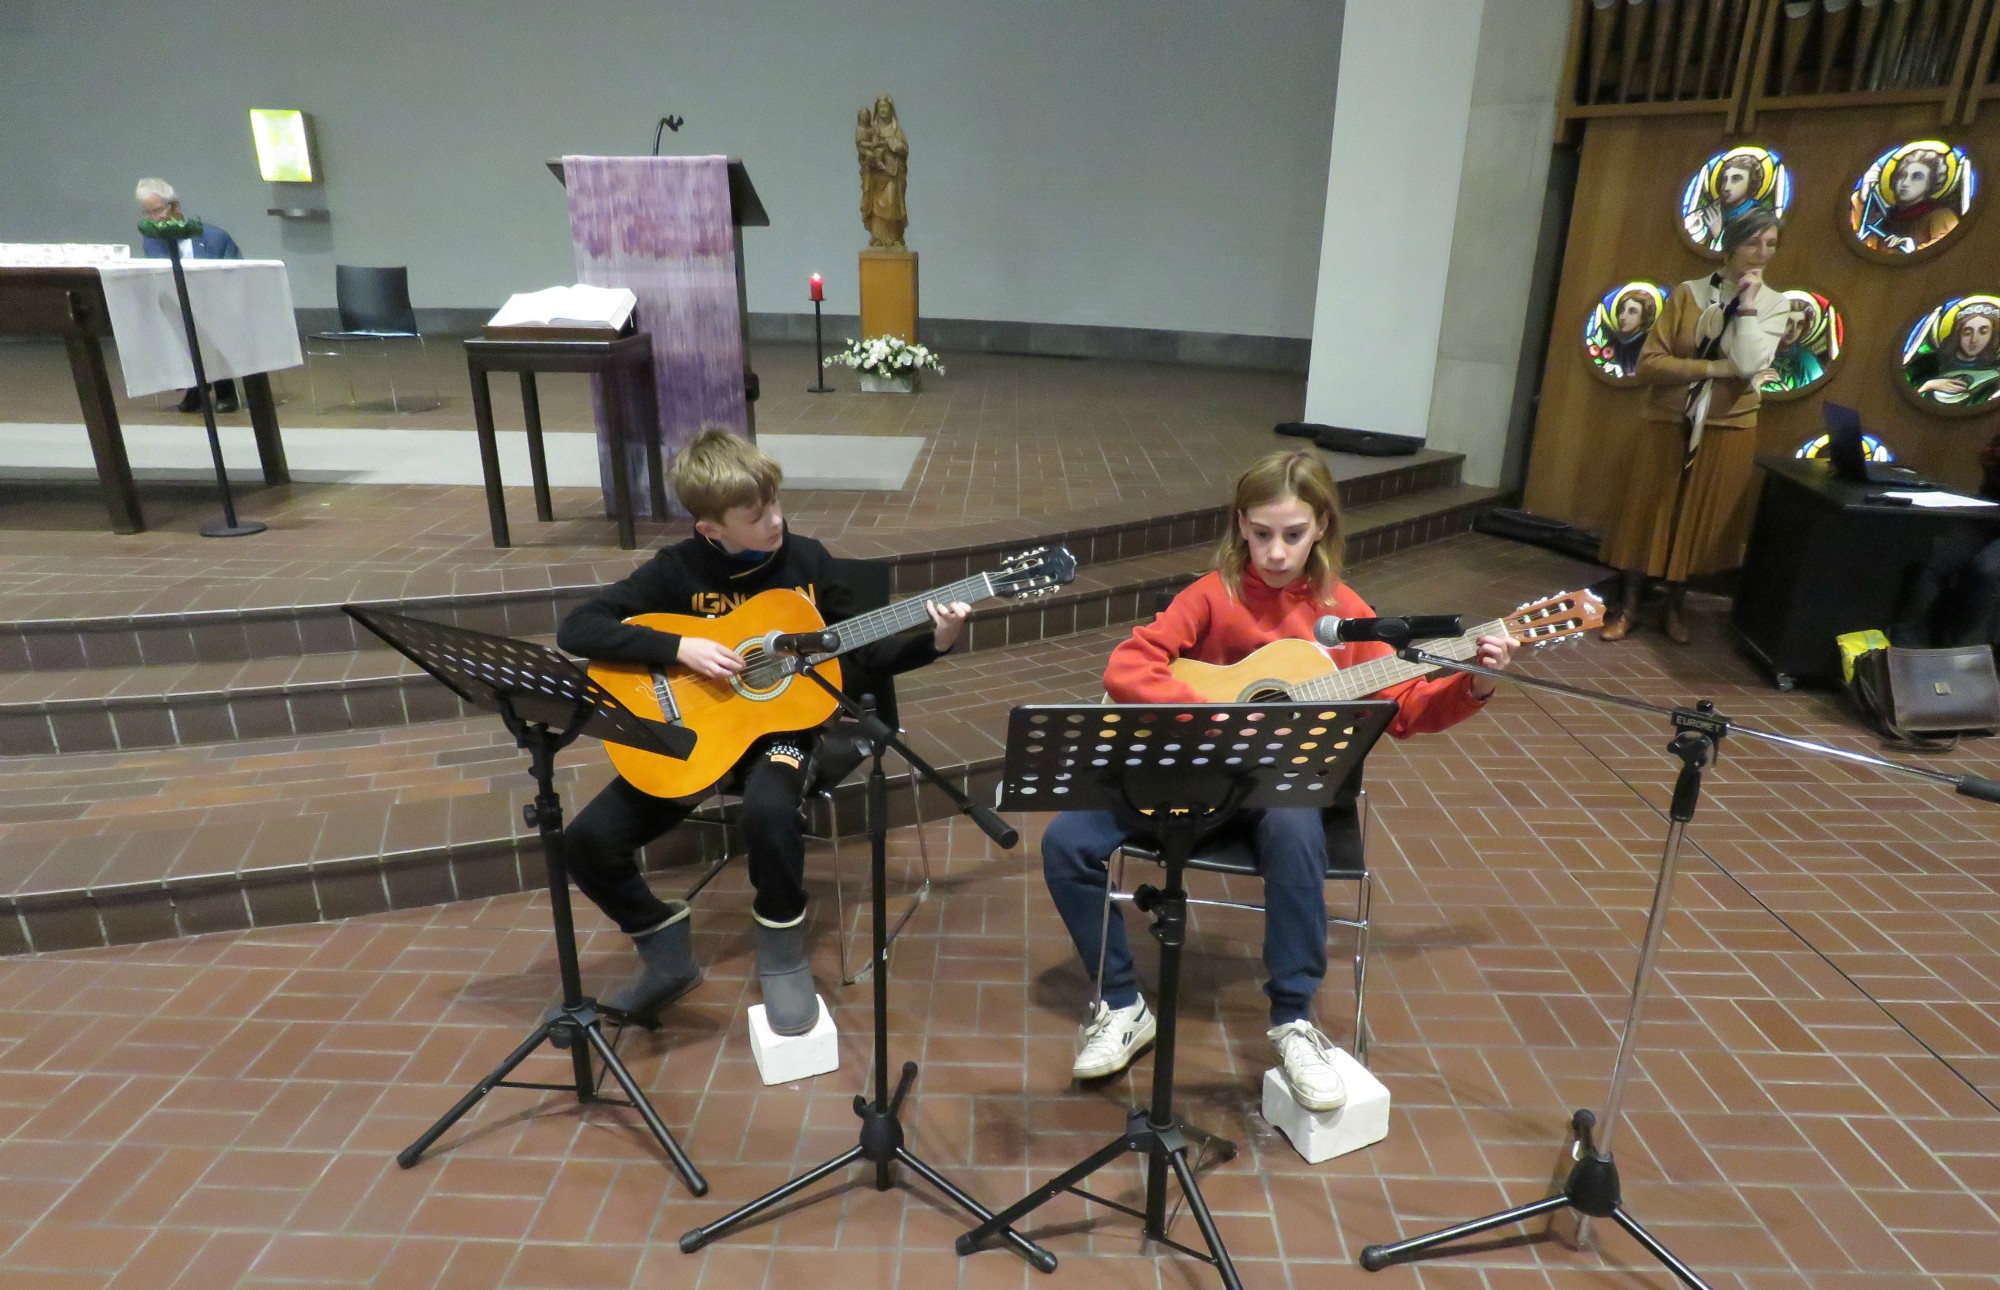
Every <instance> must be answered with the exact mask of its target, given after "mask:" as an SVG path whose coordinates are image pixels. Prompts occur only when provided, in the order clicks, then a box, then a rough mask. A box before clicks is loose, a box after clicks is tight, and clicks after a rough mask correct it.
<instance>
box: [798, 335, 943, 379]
mask: <svg viewBox="0 0 2000 1290" xmlns="http://www.w3.org/2000/svg"><path fill="white" fill-rule="evenodd" d="M835 363H838V364H840V365H841V366H842V367H851V368H854V369H855V370H856V371H860V372H866V373H868V374H869V375H870V376H892V377H893V376H915V375H916V374H917V373H918V372H919V371H921V370H923V369H925V368H929V369H930V370H931V371H933V372H936V373H938V374H939V375H940V376H942V375H943V374H944V364H943V363H941V362H939V361H938V356H937V355H936V354H934V353H932V352H931V351H930V350H929V349H927V348H925V347H924V346H922V345H912V344H909V343H908V342H906V341H904V340H902V339H901V338H900V337H896V336H877V337H875V338H874V339H872V340H849V341H848V342H847V348H846V349H844V350H842V351H841V352H840V353H838V354H835V355H834V356H833V357H832V358H829V359H827V360H826V365H827V366H828V367H832V366H833V365H834V364H835Z"/></svg>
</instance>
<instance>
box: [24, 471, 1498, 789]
mask: <svg viewBox="0 0 2000 1290" xmlns="http://www.w3.org/2000/svg"><path fill="white" fill-rule="evenodd" d="M1494 495H1495V494H1494V490H1491V489H1480V488H1475V487H1472V486H1470V485H1464V484H1460V485H1453V486H1451V487H1448V488H1439V489H1433V490H1429V491H1425V492H1419V493H1411V494H1405V495H1403V496H1400V497H1397V498H1394V499H1392V500H1388V501H1381V502H1375V503H1372V504H1369V505H1364V506H1357V507H1355V508H1354V509H1353V511H1352V513H1351V514H1349V515H1348V516H1347V517H1346V518H1347V527H1348V547H1349V551H1350V560H1352V561H1355V562H1359V561H1360V560H1362V559H1365V558H1369V555H1380V554H1386V553H1388V552H1390V551H1394V550H1401V549H1406V548H1407V547H1409V546H1411V545H1416V544H1417V543H1419V542H1423V541H1432V540H1435V539H1436V538H1438V537H1442V536H1446V535H1448V534H1449V533H1452V532H1463V531H1464V530H1466V529H1467V528H1469V527H1470V525H1471V519H1472V516H1473V515H1474V514H1476V513H1477V510H1478V509H1479V507H1480V506H1482V505H1484V504H1485V503H1487V502H1488V501H1490V499H1491V498H1492V497H1493V496H1494ZM1213 540H1214V539H1213V535H1212V534H1211V535H1208V536H1206V537H1204V538H1203V539H1202V540H1201V541H1199V542H1198V543H1194V544H1189V545H1185V546H1182V547H1179V548H1177V549H1174V550H1169V551H1163V552H1157V553H1151V554H1146V555H1139V556H1133V557H1129V558H1126V559H1122V560H1112V561H1109V562H1105V563H1098V564H1091V563H1088V562H1086V563H1084V564H1083V566H1082V567H1081V568H1080V569H1079V571H1078V574H1077V578H1076V581H1075V582H1074V583H1073V584H1072V585H1070V586H1068V587H1065V588H1063V589H1062V590H1061V591H1060V592H1058V593H1057V594H1055V595H1052V596H1048V597H1045V598H1041V599H1037V600H1033V601H1028V602H1025V603H1020V604H1007V603H995V602H988V603H986V604H984V605H982V606H980V607H979V609H978V610H977V612H976V613H975V615H974V618H973V621H972V624H971V629H970V630H971V635H970V640H969V647H970V649H971V650H972V651H973V652H982V651H985V650H988V649H993V648H997V647H1001V646H1008V645H1024V644H1029V643H1032V642H1035V641H1040V640H1048V639H1052V638H1057V637H1062V636H1067V635H1069V634H1071V633H1073V632H1077V631H1091V630H1094V629H1096V628H1099V627H1103V626H1107V625H1119V624H1129V623H1132V622H1136V621H1139V620H1141V619H1143V618H1145V617H1148V616H1150V615H1151V614H1152V612H1153V607H1154V602H1155V601H1156V600H1157V599H1158V598H1159V596H1160V595H1161V594H1162V593H1166V592H1172V591H1175V590H1178V589H1179V588H1181V587H1183V586H1185V585H1187V583H1189V582H1191V581H1193V580H1194V579H1195V578H1196V577H1199V576H1200V574H1201V573H1202V571H1203V570H1205V569H1206V568H1207V567H1208V563H1209V560H1210V557H1211V555H1212V553H1213V546H1212V544H1213ZM1364 552H1366V553H1369V555H1364V554H1363V553H1364ZM552 632H553V624H550V625H549V628H548V630H547V631H546V632H540V633H530V634H529V638H530V639H537V640H543V641H548V640H550V639H551V634H552ZM371 639H372V638H371ZM463 715H465V708H464V705H463V704H461V703H460V702H459V700H458V699H457V698H456V697H455V696H454V695H452V694H451V693H450V691H448V690H446V689H444V688H443V687H442V686H440V685H438V684H436V683H435V682H434V681H432V680H431V679H430V678H429V677H428V676H426V675H425V674H424V673H423V672H422V671H421V670H419V669H418V668H417V667H416V665H415V664H413V663H410V662H409V661H408V660H407V659H405V658H403V657H402V656H401V655H400V654H397V653H396V652H394V651H393V650H390V649H387V648H376V649H355V650H349V651H346V652H344V653H302V654H296V655H292V656H286V657H277V658H256V659H249V660H236V661H224V662H208V663H163V664H151V665H146V664H141V665H139V666H137V667H123V668H121V667H98V668H82V669H75V670H71V671H65V672H48V671H31V672H15V673H11V674H9V673H0V756H23V755H29V756H32V755H39V754H46V753H97V752H107V751H113V750H133V749H140V748H163V747H174V746H185V745H192V744H205V743H215V742H224V741H228V740H236V739H265V738H277V737H284V736H291V735H300V736H303V735H313V734H322V733H328V732H334V731H346V730H365V729H370V728H374V727H380V726H398V725H406V724H417V723H422V722H426V721H438V720H445V719H449V718H455V717H460V716H463Z"/></svg>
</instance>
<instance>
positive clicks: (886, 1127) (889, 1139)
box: [680, 1062, 1056, 1272]
mask: <svg viewBox="0 0 2000 1290" xmlns="http://www.w3.org/2000/svg"><path fill="white" fill-rule="evenodd" d="M916 1081H917V1064H916V1063H915V1062H904V1063H903V1075H902V1078H901V1079H900V1080H898V1081H897V1083H896V1092H895V1095H894V1096H892V1097H891V1098H890V1099H889V1102H888V1104H887V1105H886V1106H878V1105H875V1104H873V1103H871V1102H869V1101H868V1099H867V1098H865V1097H862V1096H861V1095H860V1094H858V1093H857V1094H856V1095H855V1097H854V1113H855V1114H856V1115H858V1116H860V1117H861V1141H860V1142H859V1143H858V1144H857V1145H855V1146H853V1147H850V1148H848V1149H847V1150H846V1151H844V1152H842V1153H841V1154H839V1155H837V1156H835V1157H834V1158H833V1159H831V1160H829V1161H827V1162H826V1163H824V1164H822V1165H818V1166H816V1167H815V1168H812V1169H809V1170H807V1171H806V1172H805V1173H803V1174H800V1175H799V1176H798V1177H797V1178H794V1179H792V1180H791V1181H790V1182H788V1183H786V1184H784V1185H783V1186H781V1187H779V1188H777V1189H776V1190H775V1191H768V1192H765V1193H764V1194H763V1195H762V1196H759V1197H758V1198H757V1199H755V1200H753V1201H751V1202H750V1203H749V1204H747V1205H744V1206H742V1207H741V1208H740V1209H736V1210H733V1211H731V1212H730V1213H727V1214H724V1215H723V1216H722V1217H721V1218H718V1219H716V1220H715V1221H714V1222H713V1223H708V1224H705V1225H703V1226H701V1227H697V1228H694V1229H693V1230H692V1231H689V1232H686V1233H684V1234H682V1236H681V1239H680V1247H681V1253H683V1254H693V1253H694V1252H695V1251H696V1250H699V1249H700V1248H701V1247H702V1246H704V1245H707V1244H708V1243H709V1242H710V1241H713V1240H714V1239H715V1238H716V1237H718V1236H721V1235H723V1234H725V1233H726V1232H728V1231H729V1230H730V1229H731V1228H734V1227H737V1226H739V1225H741V1224H743V1223H746V1222H748V1221H749V1220H750V1219H753V1218H755V1217H756V1216H757V1215H759V1214H761V1213H763V1212H764V1211H766V1210H768V1209H770V1208H772V1207H773V1206H775V1205H778V1204H781V1203H782V1202H784V1201H786V1200H788V1199H790V1198H791V1197H793V1196H795V1195H797V1194H798V1193H800V1192H802V1191H804V1190H805V1189H806V1188H808V1187H810V1186H812V1185H813V1184H814V1183H817V1182H819V1181H820V1180H821V1179H824V1178H829V1177H831V1176H832V1175H834V1174H837V1173H839V1172H840V1171H841V1170H843V1169H845V1168H847V1166H849V1165H854V1164H862V1163H864V1162H865V1163H868V1164H872V1165H874V1166H875V1190H876V1191H887V1190H889V1188H890V1187H892V1186H893V1185H894V1184H895V1175H894V1172H893V1169H892V1167H893V1166H894V1165H897V1164H901V1165H906V1166H908V1167H909V1168H910V1169H911V1170H913V1171H914V1172H915V1173H916V1174H917V1175H918V1176H919V1177H921V1178H922V1179H923V1180H924V1181H925V1182H927V1183H929V1184H930V1185H931V1186H933V1187H935V1188H937V1189H938V1190H939V1191H941V1192H943V1193H944V1194H945V1196H946V1197H948V1198H949V1199H950V1200H951V1202H952V1203H953V1204H955V1205H957V1206H958V1207H959V1208H960V1209H962V1210H965V1211H966V1212H967V1213H969V1214H973V1215H975V1216H977V1217H978V1218H980V1219H983V1220H985V1222H986V1224H987V1226H988V1227H991V1226H993V1214H992V1212H991V1211H990V1210H988V1209H987V1208H986V1207H985V1206H984V1205H981V1204H980V1203H979V1202H978V1201H976V1200H974V1199H972V1197H970V1196H968V1195H966V1194H965V1193H964V1192H962V1191H960V1190H959V1189H958V1188H957V1187H954V1186H953V1185H952V1184H951V1182H950V1181H949V1180H948V1179H946V1178H945V1177H944V1175H942V1174H940V1173H938V1171H937V1170H935V1169H933V1168H931V1167H930V1166H929V1165H927V1164H925V1163H924V1162H923V1161H922V1160H921V1159H919V1158H918V1157H917V1155H916V1154H915V1153H914V1152H912V1151H911V1150H910V1149H909V1148H908V1147H906V1146H904V1145H903V1122H902V1120H901V1119H900V1118H899V1117H900V1115H901V1113H902V1110H903V1099H904V1098H906V1097H908V1096H909V1095H910V1086H911V1085H913V1084H915V1083H916ZM980 1230H982V1231H984V1230H986V1229H985V1228H982V1229H980ZM1005 1237H1006V1240H1007V1243H1008V1244H1009V1245H1010V1246H1012V1247H1013V1248H1014V1249H1015V1250H1016V1251H1018V1252H1019V1253H1020V1254H1021V1255H1023V1256H1024V1257H1025V1258H1026V1259H1027V1260H1028V1262H1029V1263H1030V1264H1031V1265H1032V1266H1033V1267H1034V1268H1035V1269H1036V1270H1037V1271H1040V1272H1053V1271H1055V1268H1056V1256H1055V1255H1053V1254H1051V1253H1049V1252H1048V1251H1047V1250H1045V1249H1043V1248H1042V1247H1041V1246H1039V1245H1036V1244H1035V1243H1034V1242H1033V1241H1030V1240H1028V1239H1027V1238H1026V1237H1024V1236H1021V1235H1020V1234H1019V1233H1016V1232H1014V1231H1012V1230H1009V1231H1007V1232H1006V1233H1005ZM960 1240H961V1243H963V1238H960Z"/></svg>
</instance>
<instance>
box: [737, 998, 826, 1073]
mask: <svg viewBox="0 0 2000 1290" xmlns="http://www.w3.org/2000/svg"><path fill="white" fill-rule="evenodd" d="M750 1056H751V1057H753V1058H755V1059H756V1062H757V1075H758V1077H759V1078H760V1079H762V1080H763V1081H764V1082H765V1083H766V1084H790V1083H793V1082H795V1081H797V1080H802V1079H811V1078H812V1077H813V1076H815V1075H824V1074H826V1073H827V1072H828V1071H832V1070H837V1069H839V1067H840V1032H839V1031H838V1030H835V1029H834V1026H833V1011H832V1010H831V1009H830V1008H828V1007H827V1006H826V1000H824V999H821V1000H819V1021H818V1022H817V1023H816V1024H815V1025H814V1026H813V1028H812V1029H811V1030H808V1031H807V1032H806V1033H805V1034H803V1035H781V1034H779V1033H778V1032H776V1031H775V1030H772V1029H771V1023H770V1022H769V1021H767V1020H765V1018H764V1005H763V1004H761V1003H753V1004H751V1005H750Z"/></svg>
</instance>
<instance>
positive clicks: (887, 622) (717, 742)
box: [590, 547, 1076, 797]
mask: <svg viewBox="0 0 2000 1290" xmlns="http://www.w3.org/2000/svg"><path fill="white" fill-rule="evenodd" d="M1075 577H1076V557H1075V556H1073V555H1071V554H1070V553H1069V550H1068V548H1066V547H1036V548H1035V549H1034V550H1031V551H1023V552H1021V553H1020V554H1019V555H1015V556H1011V557H1009V558H1008V559H1006V560H1005V561H1003V562H1002V563H1001V565H1000V567H999V568H997V569H995V570H993V571H992V572H990V573H976V574H973V575H972V576H971V577H969V578H961V579H959V580H958V581H957V582H953V583H949V584H947V585H945V586H942V587H938V588H935V589H934V590H931V591H927V592H925V593H924V594H923V595H921V596H913V597H911V598H910V599H908V600H903V601H898V602H897V603H895V604H893V605H888V606H886V607H884V608H882V609H876V610H871V611H869V612H868V613H865V614H857V615H855V616H854V617H853V618H849V619H846V620H844V621H842V622H841V623H839V624H838V625H837V626H836V627H835V628H834V632H835V634H836V635H837V636H838V638H839V639H838V642H837V648H835V649H834V650H832V651H831V652H828V653H821V654H809V655H807V656H806V658H805V659H804V660H803V662H802V661H801V659H799V658H798V657H797V656H795V655H792V654H788V653H780V652H777V651H775V650H773V649H772V644H773V642H774V641H775V639H776V638H777V637H779V636H781V635H790V634H794V633H806V632H817V631H821V630H823V629H824V628H825V627H826V622H825V620H823V619H822V618H821V617H820V616H819V610H818V609H817V608H815V607H814V605H813V602H812V601H810V600H808V599H806V598H805V597H804V596H803V595H801V594H800V593H798V592H796V591H792V590H790V589H788V588H774V589H772V590H770V591H765V592H760V593H759V594H757V595H755V596H752V597H751V598H750V599H749V600H746V601H744V602H743V604H741V605H740V606H738V607H737V608H736V609H734V610H732V611H731V612H729V613H726V614H723V615H721V616H720V617H717V618H698V617H695V616H694V615H691V614H640V615H639V616H638V617H636V618H628V619H626V620H625V621H626V622H629V623H636V624H638V625H639V626H641V627H652V628H655V629H657V630H659V631H663V632H672V633H674V634H675V635H677V636H701V637H706V638H707V639H709V640H712V641H716V642H718V643H720V644H723V645H727V646H729V647H730V648H731V649H733V650H735V651H736V652H737V653H738V654H740V655H742V656H743V662H744V667H743V670H742V671H741V672H739V673H737V674H736V675H735V676H732V677H726V678H723V679H720V680H717V679H713V678H710V677H706V676H702V675H701V674H700V673H698V672H694V671H692V670H690V669H688V668H685V667H680V666H671V667H664V668H662V667H650V666H648V665H647V664H644V663H592V664H591V665H590V677H591V679H592V680H593V681H596V682H597V683H598V684H599V685H601V686H603V687H604V688H605V689H607V690H609V691H610V692H611V693H612V694H614V695H616V696H618V701H619V702H621V703H623V704H624V705H625V706H626V707H628V708H630V709H631V710H632V711H633V712H636V713H638V714H639V715H640V716H642V717H650V718H654V719H656V720H662V721H669V722H672V723H674V724H676V725H681V726H686V727H688V728H689V729H691V730H693V731H694V732H695V735H696V742H695V747H694V752H693V753H691V754H690V755H689V756H688V759H687V760H686V761H675V760H674V759H673V758H671V757H663V756H660V755H658V754H655V753H648V752H641V751H639V750H638V749H636V748H628V747H626V746H624V745H623V744H606V745H605V748H606V750H607V751H608V752H609V753H610V754H611V764H612V765H614V766H616V767H617V768H618V773H619V774H620V775H623V776H624V777H625V778H626V779H627V780H629V781H631V783H632V785H633V787H635V788H638V789H641V790H643V791H644V792H647V793H651V794H652V795H653V796H655V797H692V796H694V795H695V794H697V793H701V792H704V791H705V790H707V789H708V788H709V787H711V786H712V785H714V784H715V782H716V781H717V780H719V779H721V778H722V777H723V775H725V774H727V773H728V771H729V768H730V767H731V766H734V765H735V764H736V761H737V759H738V758H739V757H741V756H742V755H743V754H744V753H745V752H746V751H748V750H749V747H750V745H751V744H753V743H755V742H756V741H757V740H759V739H761V738H763V737H764V736H765V735H773V734H778V733H781V732H783V731H787V730H806V729H810V728H811V727H813V726H816V725H818V724H820V723H821V722H822V721H825V720H826V719H827V718H828V717H830V716H832V715H833V713H834V710H835V707H836V705H835V703H834V701H833V696H832V695H829V694H828V693H827V692H826V691H825V690H822V689H821V688H820V687H819V686H818V685H816V684H814V683H813V681H812V680H811V679H810V678H807V677H802V676H800V675H799V672H800V670H801V668H802V666H803V665H804V663H811V664H814V665H815V666H816V668H817V670H818V672H819V673H820V675H822V676H824V677H825V678H826V679H827V680H829V681H831V682H833V683H834V684H835V685H839V684H840V664H839V662H838V661H837V656H838V655H841V654H845V653H847V652H848V651H850V650H855V649H859V648H861V647H862V646H863V645H868V644H872V643H873V642H875V641H879V640H884V639H886V638H888V637H890V636H894V635H896V634H897V633H898V632H905V631H908V630H910V629H911V628H913V627H925V626H929V625H930V621H931V619H930V614H929V613H927V612H926V611H925V609H924V602H926V601H934V602H936V603H938V604H951V603H953V602H954V601H965V602H966V603H968V604H978V603H979V602H980V601H982V600H993V599H1001V600H1025V599H1031V598H1033V597H1037V596H1046V595H1049V594H1051V593H1052V592H1054V591H1055V590H1056V589H1057V588H1058V587H1061V586H1064V585H1065V584H1067V583H1068V582H1070V580H1071V579H1073V578H1075Z"/></svg>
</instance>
